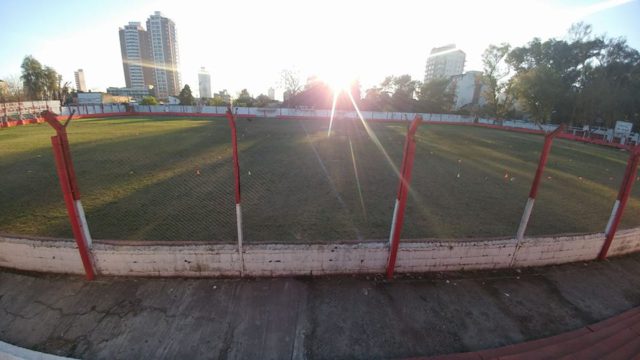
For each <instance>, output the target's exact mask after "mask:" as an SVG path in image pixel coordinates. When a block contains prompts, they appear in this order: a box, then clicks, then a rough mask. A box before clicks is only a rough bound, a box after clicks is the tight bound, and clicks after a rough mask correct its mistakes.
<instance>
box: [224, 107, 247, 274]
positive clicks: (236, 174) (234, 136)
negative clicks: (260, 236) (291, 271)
mask: <svg viewBox="0 0 640 360" xmlns="http://www.w3.org/2000/svg"><path fill="white" fill-rule="evenodd" d="M226 116H227V119H228V120H229V126H230V127H231V147H232V150H233V179H234V182H235V199H236V226H237V233H238V254H240V263H241V266H240V275H241V276H244V254H243V251H242V241H243V236H242V206H241V205H240V199H241V197H240V194H241V193H240V161H239V158H238V133H237V130H236V118H235V116H234V115H233V113H232V112H231V106H229V107H227V112H226Z"/></svg>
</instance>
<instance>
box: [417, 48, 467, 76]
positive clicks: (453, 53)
mask: <svg viewBox="0 0 640 360" xmlns="http://www.w3.org/2000/svg"><path fill="white" fill-rule="evenodd" d="M465 57H466V55H465V53H464V51H462V50H460V49H456V46H455V45H454V44H450V45H446V46H442V47H437V48H433V49H431V53H430V54H429V58H428V59H427V68H426V69H425V72H424V82H429V81H431V80H434V79H442V78H444V79H448V78H450V77H451V76H454V75H460V74H462V72H463V71H464V60H465Z"/></svg>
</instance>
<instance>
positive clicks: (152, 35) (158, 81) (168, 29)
mask: <svg viewBox="0 0 640 360" xmlns="http://www.w3.org/2000/svg"><path fill="white" fill-rule="evenodd" d="M147 31H148V33H149V41H150V44H151V58H152V59H153V70H154V73H155V84H154V91H155V93H156V96H158V97H159V98H167V97H169V96H176V95H178V93H179V92H180V87H181V86H180V73H179V72H178V60H179V57H180V56H179V54H178V39H177V33H176V25H175V23H174V22H173V21H172V20H171V19H169V18H166V17H164V16H162V13H161V12H160V11H156V12H155V13H154V14H153V15H151V16H149V18H148V19H147Z"/></svg>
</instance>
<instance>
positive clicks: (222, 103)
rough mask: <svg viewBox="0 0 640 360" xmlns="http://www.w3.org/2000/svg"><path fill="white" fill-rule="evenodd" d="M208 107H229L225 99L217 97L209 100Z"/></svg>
mask: <svg viewBox="0 0 640 360" xmlns="http://www.w3.org/2000/svg"><path fill="white" fill-rule="evenodd" d="M207 105H209V106H225V105H227V102H226V101H225V100H224V99H223V98H221V97H219V96H217V97H214V98H212V99H207Z"/></svg>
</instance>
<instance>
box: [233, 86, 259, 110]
mask: <svg viewBox="0 0 640 360" xmlns="http://www.w3.org/2000/svg"><path fill="white" fill-rule="evenodd" d="M253 102H254V99H253V97H252V96H251V94H249V91H248V90H247V89H242V90H241V91H240V93H239V94H238V97H237V98H236V99H235V100H234V101H233V105H234V106H245V107H251V106H253Z"/></svg>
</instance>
